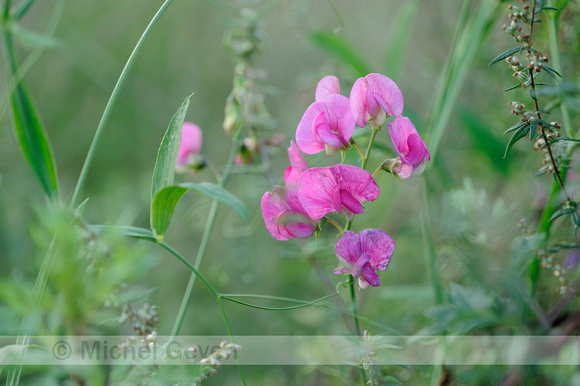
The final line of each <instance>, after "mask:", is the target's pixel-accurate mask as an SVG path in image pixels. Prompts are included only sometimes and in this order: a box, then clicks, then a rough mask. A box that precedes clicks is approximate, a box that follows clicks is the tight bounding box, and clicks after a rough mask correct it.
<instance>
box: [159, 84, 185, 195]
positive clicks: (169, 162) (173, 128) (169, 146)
mask: <svg viewBox="0 0 580 386" xmlns="http://www.w3.org/2000/svg"><path fill="white" fill-rule="evenodd" d="M192 95H193V94H192ZM189 98H191V95H190V96H188V97H187V98H185V100H184V101H183V103H182V104H181V107H180V108H179V109H178V110H177V112H176V113H175V114H174V115H173V118H171V122H169V126H168V127H167V131H166V132H165V135H164V136H163V139H162V140H161V145H160V146H159V151H158V152H157V161H156V162H155V170H154V171H153V183H152V184H151V199H153V198H154V197H155V194H156V193H157V192H158V191H159V190H161V189H163V188H164V187H166V186H169V185H171V184H173V177H174V175H175V163H176V162H177V154H178V153H179V144H180V142H181V129H182V127H183V121H184V120H185V113H186V112H187V108H188V107H189ZM151 204H152V205H153V200H152V202H151Z"/></svg>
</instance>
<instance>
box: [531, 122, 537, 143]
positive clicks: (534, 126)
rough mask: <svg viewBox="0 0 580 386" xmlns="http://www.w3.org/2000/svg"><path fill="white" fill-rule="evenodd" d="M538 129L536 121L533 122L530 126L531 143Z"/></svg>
mask: <svg viewBox="0 0 580 386" xmlns="http://www.w3.org/2000/svg"><path fill="white" fill-rule="evenodd" d="M537 128H538V122H537V121H533V122H532V123H531V124H530V141H532V140H533V139H534V137H535V136H536V129H537Z"/></svg>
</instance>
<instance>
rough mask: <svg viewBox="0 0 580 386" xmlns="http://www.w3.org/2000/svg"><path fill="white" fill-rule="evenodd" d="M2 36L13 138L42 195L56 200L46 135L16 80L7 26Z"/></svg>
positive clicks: (53, 170)
mask: <svg viewBox="0 0 580 386" xmlns="http://www.w3.org/2000/svg"><path fill="white" fill-rule="evenodd" d="M8 28H9V27H8ZM4 38H5V42H6V45H7V47H8V78H9V79H11V81H12V82H14V83H15V84H14V91H13V92H12V94H11V97H10V102H11V106H12V117H13V120H14V130H15V133H16V138H17V139H18V144H19V146H20V150H22V153H23V154H24V157H25V158H26V161H28V164H29V166H30V167H31V169H32V172H33V173H34V175H35V177H36V179H37V180H38V182H39V183H40V185H41V186H42V189H43V190H44V192H45V194H46V195H47V196H48V197H50V198H53V199H57V198H58V182H57V176H56V164H55V161H54V156H53V154H52V149H51V146H50V142H49V140H48V135H47V133H46V131H45V130H44V128H43V126H42V124H41V123H40V118H39V117H38V113H37V112H36V108H35V107H34V103H33V102H32V99H31V97H30V95H29V93H28V90H27V89H26V86H25V85H24V81H23V80H21V79H20V74H19V72H18V64H17V60H16V53H15V50H14V46H13V42H12V35H11V32H10V31H9V30H8V29H7V26H5V30H4Z"/></svg>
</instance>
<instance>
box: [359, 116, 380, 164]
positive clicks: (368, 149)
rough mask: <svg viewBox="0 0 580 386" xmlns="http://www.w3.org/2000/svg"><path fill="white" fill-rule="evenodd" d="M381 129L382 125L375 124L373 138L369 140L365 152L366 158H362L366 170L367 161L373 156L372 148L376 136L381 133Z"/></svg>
mask: <svg viewBox="0 0 580 386" xmlns="http://www.w3.org/2000/svg"><path fill="white" fill-rule="evenodd" d="M379 129H380V127H375V126H373V132H372V134H371V139H370V140H369V145H368V146H367V151H366V152H365V155H364V158H363V160H362V166H361V167H362V168H363V169H364V170H366V168H367V162H369V157H370V156H371V149H372V147H373V143H374V142H375V138H376V137H377V134H378V133H379Z"/></svg>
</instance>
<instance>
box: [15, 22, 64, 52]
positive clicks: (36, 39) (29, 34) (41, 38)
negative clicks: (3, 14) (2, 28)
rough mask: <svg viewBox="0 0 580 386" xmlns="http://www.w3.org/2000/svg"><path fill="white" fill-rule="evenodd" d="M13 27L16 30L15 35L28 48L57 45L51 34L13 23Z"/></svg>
mask: <svg viewBox="0 0 580 386" xmlns="http://www.w3.org/2000/svg"><path fill="white" fill-rule="evenodd" d="M11 29H12V31H13V32H14V37H15V38H16V39H17V40H18V41H19V42H20V43H21V44H22V45H23V46H25V47H27V48H30V49H34V48H36V47H38V46H41V47H54V46H55V45H56V40H55V39H54V38H52V37H51V36H47V35H44V34H39V33H37V32H34V31H31V30H28V29H24V28H22V27H20V26H19V25H18V24H13V25H12V28H11Z"/></svg>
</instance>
